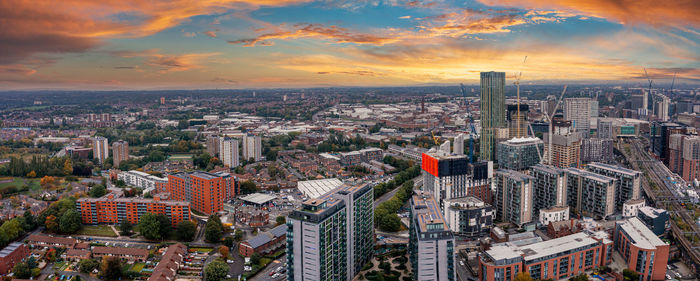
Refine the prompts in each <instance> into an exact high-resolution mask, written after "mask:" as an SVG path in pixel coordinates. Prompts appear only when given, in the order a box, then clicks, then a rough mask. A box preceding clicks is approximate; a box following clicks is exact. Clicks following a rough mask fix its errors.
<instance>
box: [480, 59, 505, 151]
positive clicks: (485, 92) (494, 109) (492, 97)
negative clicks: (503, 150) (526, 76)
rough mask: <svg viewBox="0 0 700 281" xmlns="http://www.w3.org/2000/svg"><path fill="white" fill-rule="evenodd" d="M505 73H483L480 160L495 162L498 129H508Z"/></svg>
mask: <svg viewBox="0 0 700 281" xmlns="http://www.w3.org/2000/svg"><path fill="white" fill-rule="evenodd" d="M505 85H506V73H505V72H493V71H491V72H482V73H481V140H480V142H479V150H480V151H479V155H480V159H481V160H484V161H494V160H495V159H494V158H496V153H495V151H496V129H501V128H507V123H506V99H505V93H504V88H505Z"/></svg>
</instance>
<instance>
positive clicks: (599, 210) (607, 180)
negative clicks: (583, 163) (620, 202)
mask: <svg viewBox="0 0 700 281" xmlns="http://www.w3.org/2000/svg"><path fill="white" fill-rule="evenodd" d="M565 171H566V185H567V187H566V193H567V205H568V206H569V207H570V208H571V209H572V210H573V211H575V212H576V213H577V214H581V215H584V216H597V217H599V218H605V217H607V216H609V215H612V214H613V213H615V187H616V185H617V183H616V180H615V179H614V178H611V177H607V176H603V175H600V174H596V173H593V172H589V171H585V170H580V169H575V168H567V169H566V170H565Z"/></svg>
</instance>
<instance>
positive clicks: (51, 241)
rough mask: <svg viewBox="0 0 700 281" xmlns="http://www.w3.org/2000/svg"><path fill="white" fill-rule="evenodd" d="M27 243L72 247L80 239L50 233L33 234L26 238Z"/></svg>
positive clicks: (37, 245)
mask: <svg viewBox="0 0 700 281" xmlns="http://www.w3.org/2000/svg"><path fill="white" fill-rule="evenodd" d="M25 241H26V242H27V244H29V245H32V246H35V247H59V248H67V249H72V248H73V247H74V246H75V244H76V243H78V240H75V239H73V238H65V237H54V236H48V235H40V234H32V235H29V237H27V239H26V240H25Z"/></svg>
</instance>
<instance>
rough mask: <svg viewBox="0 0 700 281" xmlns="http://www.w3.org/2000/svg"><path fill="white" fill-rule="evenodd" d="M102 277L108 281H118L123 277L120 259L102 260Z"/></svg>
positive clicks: (108, 258)
mask: <svg viewBox="0 0 700 281" xmlns="http://www.w3.org/2000/svg"><path fill="white" fill-rule="evenodd" d="M102 276H103V277H104V278H105V279H107V280H117V279H119V278H120V277H121V276H122V264H121V261H120V260H119V258H118V257H103V258H102Z"/></svg>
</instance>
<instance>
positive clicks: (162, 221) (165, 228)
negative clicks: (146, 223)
mask: <svg viewBox="0 0 700 281" xmlns="http://www.w3.org/2000/svg"><path fill="white" fill-rule="evenodd" d="M156 219H157V220H158V224H159V226H160V227H159V228H158V231H159V233H160V236H161V237H166V236H168V234H170V230H172V226H173V224H172V222H170V219H169V218H168V217H166V216H165V215H163V214H158V215H156Z"/></svg>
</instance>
